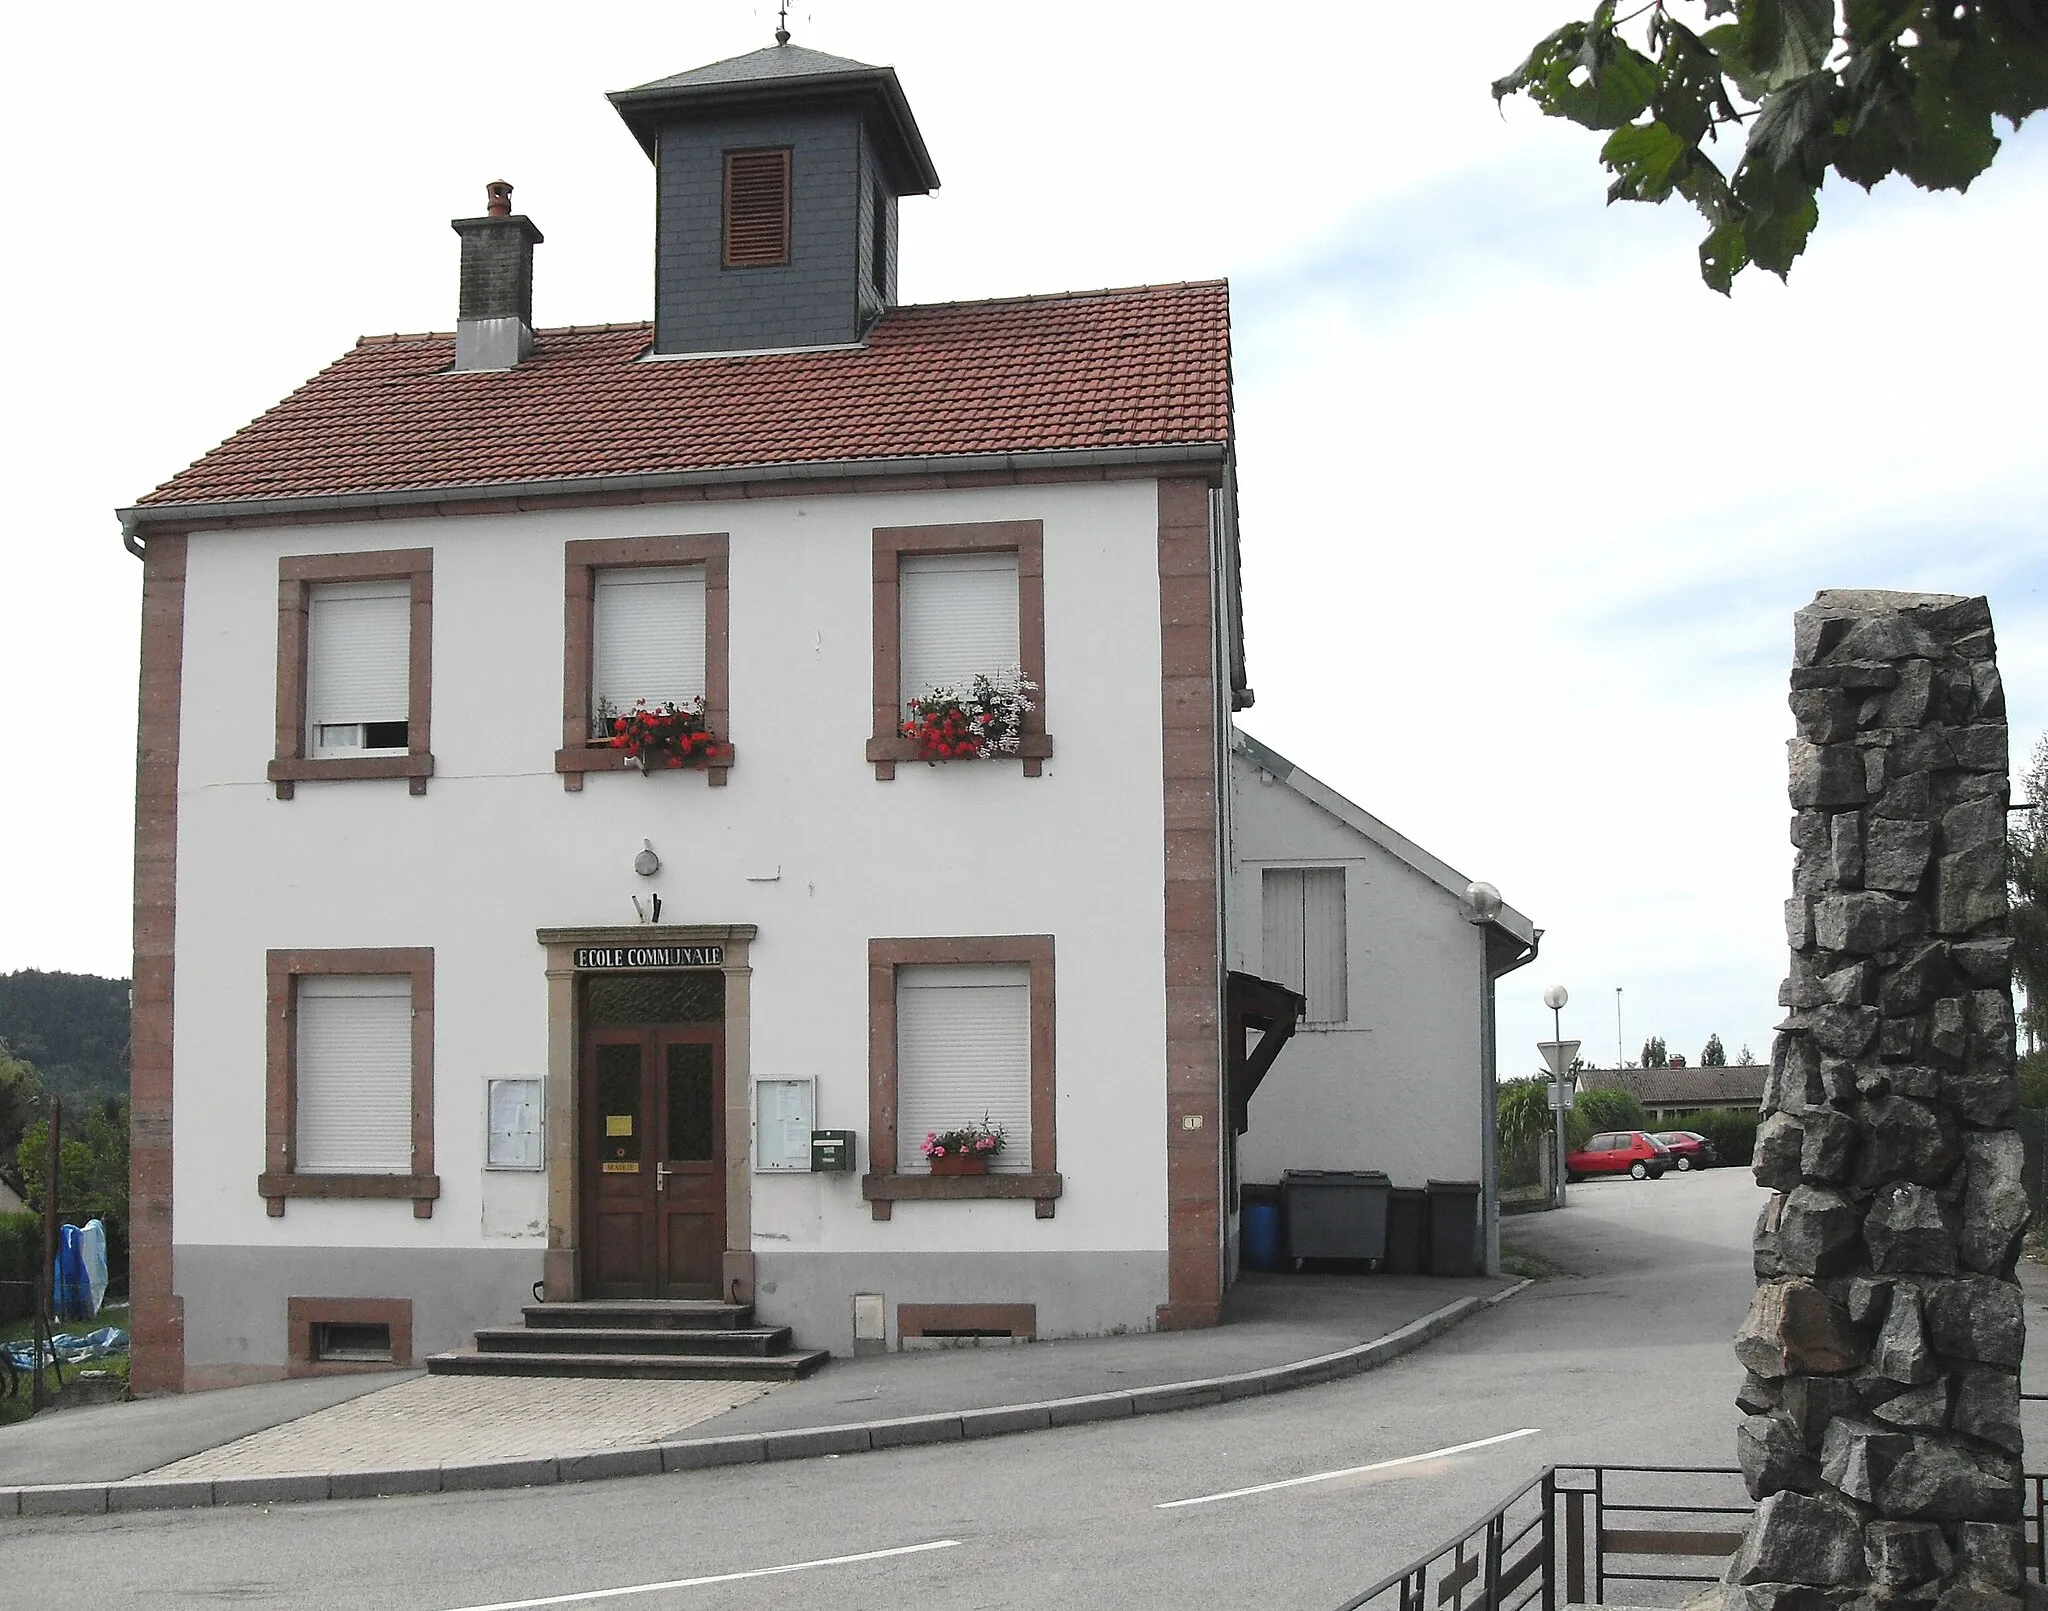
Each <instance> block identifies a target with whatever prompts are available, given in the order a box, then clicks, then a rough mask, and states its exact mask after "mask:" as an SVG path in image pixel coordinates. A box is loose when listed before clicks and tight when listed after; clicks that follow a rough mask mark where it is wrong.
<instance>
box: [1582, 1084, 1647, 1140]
mask: <svg viewBox="0 0 2048 1611" xmlns="http://www.w3.org/2000/svg"><path fill="white" fill-rule="evenodd" d="M1572 1112H1573V1113H1574V1114H1576V1115H1578V1116H1579V1117H1580V1118H1581V1119H1583V1120H1584V1121H1585V1125H1586V1134H1588V1135H1591V1134H1593V1133H1594V1132H1595V1131H1599V1130H1644V1129H1647V1128H1649V1123H1650V1121H1649V1118H1648V1116H1647V1115H1646V1114H1645V1113H1644V1112H1643V1105H1642V1103H1640V1102H1638V1101H1637V1100H1636V1099H1635V1098H1634V1097H1633V1096H1631V1095H1630V1094H1629V1093H1628V1092H1627V1091H1614V1090H1600V1089H1594V1090H1590V1091H1581V1092H1580V1093H1579V1094H1578V1097H1577V1099H1576V1100H1575V1101H1574V1102H1573V1103H1572Z"/></svg>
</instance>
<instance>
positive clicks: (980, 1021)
mask: <svg viewBox="0 0 2048 1611" xmlns="http://www.w3.org/2000/svg"><path fill="white" fill-rule="evenodd" d="M984 1114H985V1115H987V1117H988V1120H989V1122H990V1123H991V1124H999V1125H1001V1126H1002V1127H1003V1131H1004V1140H1003V1150H1002V1151H1001V1152H999V1153H997V1154H996V1155H995V1158H994V1160H993V1161H992V1162H991V1164H990V1167H991V1168H992V1169H994V1170H996V1171H998V1172H1000V1173H1004V1174H1023V1173H1029V1172H1030V1169H1031V969H1030V968H1029V967H1028V966H1026V965H1024V964H1021V963H1020V964H1015V965H1010V964H1003V965H995V966H989V965H985V964H977V965H971V966H969V965H962V966H931V967H910V968H898V969H897V970H896V1167H897V1168H898V1169H900V1170H903V1171H906V1172H909V1173H921V1172H922V1171H923V1170H924V1169H925V1167H926V1165H925V1156H924V1138H925V1137H926V1136H927V1135H929V1134H931V1133H933V1132H935V1131H944V1130H959V1129H964V1128H965V1127H966V1126H968V1125H970V1124H979V1123H980V1122H981V1120H982V1117H983V1115H984Z"/></svg>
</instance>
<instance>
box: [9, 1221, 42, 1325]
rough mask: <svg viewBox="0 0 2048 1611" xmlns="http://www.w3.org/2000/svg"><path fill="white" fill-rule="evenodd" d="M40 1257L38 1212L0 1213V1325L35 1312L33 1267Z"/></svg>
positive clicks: (40, 1243) (39, 1260) (40, 1237)
mask: <svg viewBox="0 0 2048 1611" xmlns="http://www.w3.org/2000/svg"><path fill="white" fill-rule="evenodd" d="M42 1259H43V1220H42V1216H41V1215H40V1214H0V1325H4V1324H6V1323H7V1322H8V1321H11V1320H26V1319H27V1318H28V1317H29V1316H30V1315H32V1314H34V1313H35V1312H36V1288H35V1280H36V1266H37V1265H39V1264H41V1263H42Z"/></svg>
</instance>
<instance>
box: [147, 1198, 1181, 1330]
mask: <svg viewBox="0 0 2048 1611" xmlns="http://www.w3.org/2000/svg"><path fill="white" fill-rule="evenodd" d="M912 1206H913V1208H914V1206H915V1205H912ZM754 1256H755V1260H756V1264H755V1288H754V1313H755V1315H756V1317H757V1318H758V1319H760V1320H761V1321H762V1322H763V1323H764V1324H767V1325H773V1326H789V1327H791V1328H793V1329H794V1331H795V1333H796V1341H797V1343H798V1344H800V1345H801V1346H803V1347H805V1348H829V1349H831V1351H832V1352H833V1353H835V1354H837V1355H840V1356H841V1357H842V1358H844V1357H848V1356H850V1355H851V1354H852V1353H853V1295H854V1294H855V1293H856V1292H873V1293H880V1294H881V1295H882V1299H883V1309H884V1312H885V1313H886V1315H887V1317H888V1328H889V1335H888V1346H889V1347H890V1348H892V1349H893V1348H895V1347H896V1345H897V1341H898V1338H897V1332H896V1306H897V1305H898V1304H902V1303H1029V1304H1034V1305H1036V1306H1037V1309H1038V1335H1039V1337H1040V1338H1041V1339H1050V1338H1054V1337H1108V1336H1115V1335H1117V1334H1119V1333H1122V1332H1133V1331H1150V1330H1152V1329H1153V1326H1154V1323H1155V1321H1156V1319H1157V1314H1158V1308H1159V1305H1160V1304H1162V1303H1164V1302H1166V1292H1167V1287H1166V1253H1165V1250H1164V1249H1161V1250H1159V1251H1158V1252H1136V1253H824V1252H818V1253H799V1252H796V1251H794V1250H783V1249H777V1248H775V1247H773V1246H769V1247H759V1246H757V1247H756V1249H755V1255H754ZM188 1308H189V1306H188ZM188 1324H189V1322H188Z"/></svg>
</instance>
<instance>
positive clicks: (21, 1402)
mask: <svg viewBox="0 0 2048 1611" xmlns="http://www.w3.org/2000/svg"><path fill="white" fill-rule="evenodd" d="M102 1326H119V1327H120V1328H121V1329H122V1330H123V1331H126V1330H127V1329H128V1305H127V1304H125V1303H110V1304H108V1305H107V1306H106V1307H105V1308H103V1309H102V1310H100V1312H99V1314H98V1315H97V1316H95V1317H94V1318H93V1319H91V1320H89V1321H86V1320H66V1321H59V1322H57V1325H56V1329H57V1330H58V1331H59V1332H65V1331H74V1332H75V1331H98V1330H99V1329H100V1328H101V1327H102ZM35 1330H36V1323H35V1319H34V1317H33V1316H30V1317H29V1318H27V1319H23V1320H10V1321H7V1322H5V1323H4V1324H0V1343H14V1342H26V1341H28V1339H29V1338H31V1337H33V1336H34V1335H35ZM81 1370H96V1371H106V1372H107V1373H108V1374H110V1375H113V1376H118V1377H119V1378H120V1379H121V1380H122V1381H124V1382H125V1381H127V1380H128V1356H127V1355H126V1354H115V1355H113V1356H112V1357H111V1358H108V1359H93V1360H88V1361H86V1363H85V1364H83V1365H66V1366H65V1367H64V1379H65V1380H66V1381H67V1382H68V1381H70V1380H71V1378H72V1377H73V1376H75V1375H76V1374H77V1373H78V1372H79V1371H81ZM43 1390H44V1392H45V1393H46V1394H47V1393H54V1392H56V1390H57V1376H56V1372H55V1371H53V1370H51V1369H49V1368H48V1367H45V1368H44V1371H43ZM34 1404H35V1389H34V1385H33V1382H32V1380H31V1378H30V1377H29V1376H27V1375H26V1374H24V1375H23V1376H21V1377H20V1391H19V1392H17V1393H16V1394H15V1395H14V1396H13V1397H12V1398H0V1426H9V1425H12V1424H13V1423H14V1422H16V1421H26V1420H27V1419H28V1418H29V1416H30V1415H32V1414H34V1413H35V1411H34Z"/></svg>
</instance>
